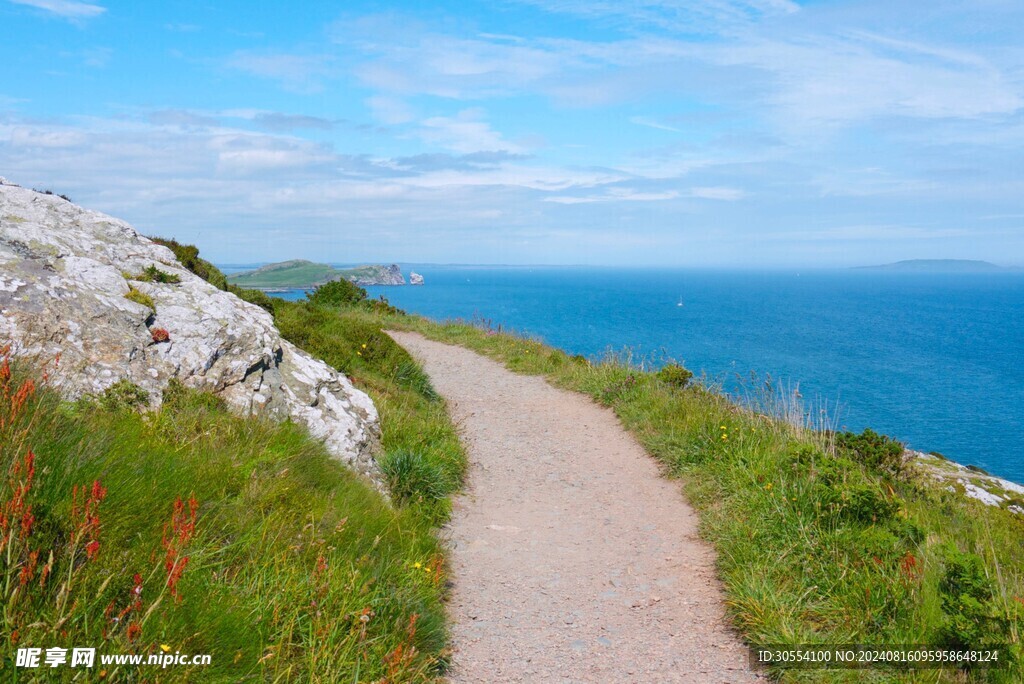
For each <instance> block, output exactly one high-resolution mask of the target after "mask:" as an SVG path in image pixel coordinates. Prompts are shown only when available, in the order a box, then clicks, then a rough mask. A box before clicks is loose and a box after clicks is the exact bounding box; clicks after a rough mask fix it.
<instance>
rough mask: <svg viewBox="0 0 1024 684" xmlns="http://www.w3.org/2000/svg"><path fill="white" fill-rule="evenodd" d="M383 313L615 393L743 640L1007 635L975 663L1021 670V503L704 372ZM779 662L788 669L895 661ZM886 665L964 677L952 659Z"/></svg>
mask: <svg viewBox="0 0 1024 684" xmlns="http://www.w3.org/2000/svg"><path fill="white" fill-rule="evenodd" d="M384 324H385V325H387V326H393V327H396V328H405V329H413V330H417V331H420V332H422V333H424V334H426V335H427V336H429V337H431V338H433V339H437V340H441V341H446V342H451V343H456V344H460V345H463V346H466V347H468V348H470V349H474V350H476V351H479V352H481V353H483V354H486V355H488V356H491V357H493V358H495V359H497V360H499V361H501V362H503V363H504V364H506V365H507V366H508V367H509V368H511V369H512V370H515V371H517V372H522V373H530V374H537V375H543V376H546V377H548V378H549V379H550V380H551V381H552V382H553V383H555V384H556V385H558V386H561V387H564V388H568V389H571V390H575V391H578V392H582V393H584V394H588V395H590V396H591V397H593V398H594V399H595V400H597V401H598V402H601V403H604V404H606V405H608V406H611V407H612V408H613V409H614V410H615V412H616V413H617V414H618V416H619V417H620V419H621V420H622V422H623V424H624V425H625V427H626V428H628V429H629V430H630V431H631V432H633V434H634V435H636V436H637V438H638V439H639V441H640V442H641V443H642V444H643V445H644V446H645V447H646V449H647V450H648V451H649V453H651V454H652V455H653V456H654V457H655V458H657V459H658V460H659V462H660V463H661V464H662V466H663V467H664V470H665V472H666V474H667V475H668V476H670V477H679V478H682V480H683V481H684V483H685V489H686V492H687V493H688V495H689V499H690V501H691V503H693V504H694V505H695V506H696V507H697V509H698V510H699V512H700V514H701V520H702V530H703V534H704V535H705V537H706V538H707V539H708V540H709V541H711V542H712V543H713V544H714V546H715V547H716V549H717V551H718V556H719V570H720V576H721V578H722V580H723V582H724V585H725V588H726V592H727V597H728V608H729V612H730V615H731V617H732V619H733V622H734V624H735V625H736V627H737V628H738V629H739V631H740V632H741V633H742V634H743V635H744V636H745V637H746V638H747V639H748V640H749V641H750V642H751V643H755V644H782V645H785V644H801V643H833V644H837V643H838V644H844V643H870V644H951V645H952V644H957V643H964V644H969V645H979V644H981V643H984V642H986V641H996V642H1011V643H1012V644H1013V645H1012V646H1011V649H1010V650H1011V652H1013V653H1015V654H1016V657H1017V658H1018V661H1017V662H1016V664H1015V665H1013V666H1012V668H1011V669H1010V670H1001V671H994V670H993V671H988V672H975V673H973V674H971V675H970V677H973V678H975V679H977V680H980V681H988V680H992V681H1008V682H1009V681H1021V680H1024V668H1022V665H1021V663H1020V660H1019V657H1020V652H1021V644H1020V629H1021V625H1022V614H1024V611H1022V601H1024V599H1022V597H1024V554H1022V553H1021V548H1022V547H1021V542H1022V539H1024V521H1022V520H1021V518H1020V517H1019V516H1014V515H1013V514H1012V513H1009V512H1007V511H1005V510H1001V509H998V508H992V507H986V506H984V505H982V504H980V503H978V502H976V501H973V500H970V499H967V498H965V497H963V496H960V495H957V494H954V493H951V492H948V491H945V490H944V489H941V488H939V487H936V486H934V485H933V484H932V483H931V482H930V481H928V480H926V479H925V478H922V477H919V476H915V475H914V474H913V473H901V474H898V475H897V474H894V473H892V472H889V471H887V470H885V469H884V468H880V467H877V466H873V465H871V464H869V463H866V462H864V461H862V460H858V458H857V457H856V455H854V454H851V453H846V452H844V453H839V454H837V453H836V450H835V448H834V444H832V443H830V442H831V440H828V439H826V435H823V434H821V433H815V432H813V431H810V430H806V429H802V428H793V427H791V426H790V425H789V424H788V423H787V422H785V421H782V420H778V419H771V418H768V417H766V416H763V415H754V414H752V413H750V412H748V411H745V410H742V409H740V408H739V407H737V406H736V405H735V404H734V403H732V402H730V401H728V400H726V399H724V398H722V397H721V396H720V395H718V394H716V393H715V392H713V391H707V390H705V389H703V388H701V387H699V386H698V387H688V388H686V389H680V388H678V387H674V386H673V385H672V384H671V383H668V382H665V381H663V380H661V379H659V378H658V377H657V376H656V375H654V374H651V373H643V372H639V371H638V370H636V369H634V368H630V367H628V366H627V365H625V364H624V363H622V362H621V361H618V360H615V359H608V360H605V361H603V362H601V363H597V364H591V363H589V362H587V361H586V360H585V359H582V358H579V357H577V358H573V357H569V356H567V355H566V354H565V353H563V352H561V351H558V350H554V349H551V348H550V347H547V346H544V345H543V344H540V343H537V342H535V341H531V340H526V339H523V338H520V337H516V336H512V335H505V334H495V333H494V331H488V330H483V329H480V328H478V327H474V326H471V325H466V324H461V323H458V322H455V323H448V324H437V323H432V322H430V321H427V320H425V319H421V318H414V317H392V318H391V320H389V321H386V322H385V323H384ZM777 399H780V400H781V398H777ZM769 403H771V398H770V397H769ZM990 590H991V593H989V591H990ZM1006 655H1007V654H1005V653H1004V659H1005V657H1006ZM776 674H778V675H780V676H783V677H784V678H785V679H787V680H792V681H845V680H856V681H860V680H862V679H865V680H874V679H876V678H877V679H885V678H886V677H888V676H889V675H884V674H882V673H879V672H878V671H862V672H857V671H854V672H849V671H846V672H843V671H839V672H837V671H803V672H796V671H790V672H788V673H779V672H777V673H776ZM891 676H893V677H894V678H898V679H901V680H912V681H961V680H962V678H966V677H968V675H967V674H965V673H962V672H959V671H957V670H928V671H919V672H918V673H916V674H904V675H900V676H899V677H897V676H896V675H891Z"/></svg>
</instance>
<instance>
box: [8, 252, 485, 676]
mask: <svg viewBox="0 0 1024 684" xmlns="http://www.w3.org/2000/svg"><path fill="white" fill-rule="evenodd" d="M168 242H169V241H168ZM175 247H177V248H178V250H181V249H187V246H182V245H177V244H175ZM192 256H193V257H194V259H193V261H194V264H195V265H196V270H202V267H203V266H204V265H208V264H206V262H202V260H200V259H198V253H196V254H193V255H192ZM194 272H195V271H194ZM218 274H219V271H216V269H215V268H213V267H210V269H208V275H209V276H210V277H211V279H216V278H217V275H218ZM225 285H226V283H225ZM226 286H227V285H226ZM227 287H228V288H229V289H230V286H227ZM249 292H250V291H243V292H242V294H243V295H245V294H248V293H249ZM267 299H268V303H269V304H270V306H271V307H272V308H274V309H276V317H277V323H278V325H279V327H280V329H281V330H282V333H283V334H284V335H285V336H286V337H287V338H288V339H290V340H292V341H293V342H295V343H296V344H298V345H299V346H301V347H303V348H305V349H307V350H309V351H310V352H311V353H313V354H314V355H315V356H318V357H320V358H323V359H325V360H326V361H327V362H328V363H330V364H331V365H332V366H334V367H335V368H338V369H339V370H341V371H342V372H344V373H346V374H347V375H348V376H350V377H351V378H352V379H353V380H354V382H355V383H356V384H357V385H358V386H360V387H361V388H362V389H364V390H366V391H367V392H369V393H370V395H371V396H372V397H373V399H374V401H375V403H376V405H377V408H378V411H379V413H380V418H381V425H382V429H383V449H382V451H381V453H380V454H379V456H378V457H379V459H380V462H381V465H382V468H383V470H384V472H385V475H386V479H387V481H388V483H389V485H390V488H391V498H392V501H393V503H389V502H388V501H386V500H385V499H384V498H383V497H382V496H381V495H380V494H378V493H377V492H375V491H374V490H373V489H372V487H370V486H369V485H368V484H367V483H366V482H364V481H363V480H361V479H359V478H358V477H357V476H355V475H353V474H352V473H350V472H349V471H348V470H346V469H345V468H344V467H342V466H341V465H340V464H339V463H338V462H337V461H335V460H334V459H332V458H331V457H330V455H329V454H328V453H327V452H326V451H325V449H324V448H323V446H322V445H321V444H320V443H318V442H316V441H315V440H312V439H311V438H310V437H309V436H308V435H307V433H306V432H305V430H304V429H302V428H300V427H299V426H297V425H295V424H292V423H289V422H286V423H273V422H269V421H266V420H262V419H256V418H240V417H237V416H235V415H233V414H231V413H229V412H228V411H227V410H226V408H225V407H224V406H223V404H222V402H221V401H220V400H219V399H217V398H216V397H214V396H213V395H209V394H204V393H198V392H195V391H192V390H188V389H186V388H185V387H184V386H182V385H181V384H180V383H173V382H172V384H171V385H169V386H168V388H167V389H166V390H165V392H164V396H163V406H162V408H161V409H160V410H159V411H157V412H153V413H142V412H140V409H141V408H142V407H143V406H144V405H146V404H147V402H148V401H149V399H150V397H148V396H147V395H146V393H145V392H143V391H141V390H140V389H139V388H137V387H136V386H134V385H131V383H128V382H126V381H125V382H120V383H118V384H116V385H115V386H114V387H112V388H111V389H110V390H109V391H108V392H107V393H105V394H104V395H102V396H99V397H94V398H87V399H85V400H82V401H79V402H78V403H75V404H68V403H66V402H62V401H60V400H59V398H58V397H57V395H56V393H55V392H53V391H52V390H50V389H48V388H47V387H46V386H45V383H42V385H41V386H40V388H39V389H38V390H36V391H28V390H32V388H33V385H32V380H31V379H32V378H36V380H37V381H40V382H41V378H43V377H45V373H46V369H42V368H23V369H21V370H20V371H18V370H15V372H14V374H13V375H11V374H10V373H9V372H8V371H9V370H10V367H9V366H8V365H7V364H6V363H5V364H4V365H3V366H2V368H0V473H6V476H4V477H3V478H2V480H0V481H6V486H2V487H0V523H2V526H3V529H4V530H6V531H9V534H8V535H4V536H2V537H0V538H2V539H3V546H2V547H0V559H2V560H0V563H2V564H0V567H2V568H3V571H2V572H0V582H3V586H4V597H3V598H4V601H3V606H4V607H3V610H4V614H3V619H2V621H0V639H2V640H3V642H4V643H5V644H9V645H13V644H17V645H20V646H37V647H43V648H49V647H72V646H82V645H88V646H94V647H97V648H98V650H99V652H100V653H142V654H152V653H159V652H161V649H162V648H164V647H167V648H170V649H171V652H172V653H173V652H175V651H180V652H182V653H189V654H201V653H206V654H210V655H211V656H212V665H210V666H205V667H198V666H197V667H171V668H169V669H167V670H162V671H160V672H159V673H157V672H156V671H155V670H153V669H152V668H148V669H147V668H146V667H142V668H134V669H133V668H127V667H124V666H122V667H121V668H119V669H118V668H110V670H109V671H108V672H106V675H105V678H104V680H105V681H115V682H118V681H121V682H123V681H128V682H134V681H153V680H154V677H156V678H158V679H159V681H190V682H191V681H211V682H219V681H232V682H235V681H267V682H288V681H296V682H324V683H327V682H332V683H333V682H374V681H379V682H383V681H387V682H427V681H435V680H436V679H437V678H438V677H440V676H441V675H442V674H443V672H444V669H445V666H446V659H447V651H446V627H445V615H444V607H443V603H442V601H443V598H444V594H445V590H446V589H445V587H446V579H445V573H446V564H445V557H444V549H443V547H442V545H441V544H440V543H439V542H438V540H437V538H436V535H435V531H436V526H437V525H438V524H439V523H441V522H443V521H444V520H445V519H447V516H448V514H449V511H450V501H449V499H448V497H449V495H450V494H451V493H452V492H453V491H455V490H456V489H457V488H458V487H459V485H460V483H461V481H462V477H463V472H464V469H465V458H464V455H463V452H462V449H461V446H460V445H459V442H458V438H457V436H456V433H455V429H454V427H453V426H452V424H451V422H450V421H449V419H448V416H447V413H446V411H445V406H444V403H443V402H442V401H441V400H440V398H439V397H438V396H437V394H436V393H435V392H434V390H433V388H432V387H431V385H430V382H429V380H428V379H427V377H426V376H425V375H424V373H423V371H422V370H421V369H420V368H419V366H418V365H417V364H416V363H415V362H414V361H413V360H412V358H411V357H409V355H408V354H407V353H405V351H404V350H402V349H401V348H400V347H398V345H396V344H395V343H394V342H393V341H392V340H391V339H390V338H389V337H387V336H386V335H384V334H383V333H382V332H381V330H380V322H381V319H380V317H379V316H377V315H375V314H374V313H373V312H374V311H379V310H381V305H380V304H379V303H377V302H366V301H362V302H357V303H355V304H352V305H349V306H347V307H344V308H342V307H337V306H326V305H314V304H312V303H290V302H284V301H282V300H273V301H272V302H271V301H270V300H269V298H267ZM23 387H24V388H26V390H25V391H23V394H24V397H21V395H19V394H18V390H19V389H21V388H23ZM23 399H24V400H23ZM29 451H31V452H32V453H33V454H34V462H31V463H30V462H29V461H26V454H27V453H28V452H29ZM29 470H32V471H33V475H32V477H31V478H29V477H28V476H27V473H28V472H29ZM94 483H96V484H94ZM92 494H95V495H96V496H95V497H93V498H92V499H90V496H91V495H92ZM86 501H89V503H88V504H86V503H85V502H86ZM191 502H194V505H195V507H196V508H195V519H194V521H193V520H192V519H191V517H190V516H191V513H190V510H191V509H190V507H191V505H192V503H191ZM85 505H88V506H89V510H90V513H88V514H84V513H83V506H85ZM25 506H29V507H30V508H29V509H27V512H28V513H29V514H30V515H31V516H34V521H32V522H31V523H30V524H28V525H27V527H26V528H24V529H23V528H22V527H21V521H22V519H23V518H24V516H25V514H26V508H25ZM176 510H177V511H178V512H177V513H175V511H176ZM193 524H194V530H193V529H192V527H191V526H192V525H193ZM168 539H174V540H176V541H173V542H169V541H168ZM51 549H52V550H53V554H54V555H53V556H52V557H51V556H49V555H48V554H49V552H50V550H51ZM185 559H187V560H185ZM168 563H169V565H168ZM179 571H180V579H178V578H176V577H175V575H177V574H178V573H179ZM136 574H138V577H136ZM44 575H45V579H44ZM140 586H141V592H140V593H139V594H136V591H137V588H138V587H140ZM137 596H138V597H139V598H138V600H136V597H137ZM14 651H15V649H14V648H8V649H6V650H5V653H4V660H3V664H2V669H3V679H4V681H29V680H30V677H31V673H30V671H28V670H15V668H14V666H13V658H14ZM80 671H81V670H77V672H80ZM75 672H76V670H72V669H71V668H62V669H60V670H59V671H56V672H54V673H51V672H47V676H48V677H49V678H48V679H47V681H51V680H60V679H61V678H63V679H65V680H70V679H71V677H72V676H73V675H74V674H75ZM92 674H93V675H98V674H99V667H97V668H96V669H94V670H93V671H92ZM51 675H52V676H51ZM19 676H20V677H21V680H19V679H18V677H19Z"/></svg>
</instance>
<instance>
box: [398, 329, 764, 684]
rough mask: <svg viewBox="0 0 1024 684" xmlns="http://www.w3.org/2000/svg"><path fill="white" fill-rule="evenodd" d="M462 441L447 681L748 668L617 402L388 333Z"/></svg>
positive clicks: (684, 676) (683, 678) (631, 676)
mask: <svg viewBox="0 0 1024 684" xmlns="http://www.w3.org/2000/svg"><path fill="white" fill-rule="evenodd" d="M392 337H394V338H395V339H396V340H397V341H398V342H399V343H400V344H401V345H402V346H404V347H405V348H406V349H408V350H409V351H410V352H411V353H412V354H413V355H414V356H415V357H416V358H417V359H419V360H420V361H421V362H422V363H423V365H424V367H425V368H426V371H427V373H428V374H429V375H430V378H431V380H432V381H433V383H434V386H435V387H436V388H437V390H438V391H439V392H440V393H441V394H442V395H443V396H444V397H445V398H446V399H447V400H448V402H449V406H450V409H451V412H452V417H453V419H454V420H455V421H456V423H457V424H458V425H459V426H460V428H461V432H462V436H463V443H464V444H465V445H466V448H467V450H468V453H469V460H470V470H469V479H468V483H467V487H466V493H465V495H463V496H462V497H460V498H459V499H458V500H457V501H456V503H455V511H454V515H453V520H452V523H451V525H450V529H449V534H450V539H451V545H452V547H453V550H452V563H453V580H454V583H455V586H454V589H453V594H452V601H451V605H450V611H451V617H452V620H453V625H452V630H453V646H454V654H453V664H454V667H453V671H452V673H451V674H452V676H451V680H452V681H453V682H602V683H605V682H609V683H611V682H701V683H704V682H748V681H755V679H756V677H755V676H754V675H753V674H752V673H751V672H750V671H749V670H748V668H747V654H746V650H745V648H744V647H743V646H742V645H741V643H740V642H739V640H738V639H737V638H736V637H735V636H734V635H732V634H731V633H730V632H729V630H728V629H727V628H726V626H725V625H724V624H723V609H722V594H721V591H720V589H719V587H718V585H717V583H716V581H715V579H714V568H713V556H712V553H711V551H710V549H709V548H708V547H707V545H706V544H704V543H703V542H701V541H700V539H699V538H698V536H697V520H696V516H695V514H694V512H693V510H692V509H691V508H690V507H689V505H687V504H686V502H685V501H684V500H683V498H682V495H681V493H680V491H679V487H678V484H675V483H672V482H669V481H667V480H665V479H662V478H661V477H659V475H658V470H657V467H656V465H655V463H654V461H653V460H652V459H651V458H650V457H649V456H647V455H646V454H645V453H644V451H643V449H642V448H641V447H640V446H639V445H638V444H637V443H636V442H635V441H634V440H633V439H632V437H630V436H629V435H628V434H627V433H626V432H625V430H623V428H622V427H621V426H620V425H619V422H618V420H617V419H616V418H615V416H614V414H612V413H611V411H609V410H607V409H603V408H601V407H599V406H597V405H595V404H594V403H592V402H591V401H589V400H588V399H587V398H585V397H583V396H581V395H578V394H573V393H571V392H567V391H563V390H558V389H555V388H553V387H551V386H550V385H548V384H547V382H545V381H544V380H543V379H541V378H537V377H528V376H521V375H516V374H514V373H512V372H511V371H508V370H506V369H505V368H504V367H503V366H501V365H499V364H498V363H496V362H494V361H491V360H489V359H486V358H484V357H482V356H480V355H478V354H476V353H474V352H471V351H469V350H466V349H464V348H461V347H454V346H449V345H445V344H440V343H438V342H432V341H429V340H427V339H425V338H423V337H421V336H420V335H416V334H412V333H392Z"/></svg>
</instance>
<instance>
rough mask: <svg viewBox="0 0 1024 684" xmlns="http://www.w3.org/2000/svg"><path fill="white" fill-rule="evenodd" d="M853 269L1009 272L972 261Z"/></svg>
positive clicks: (912, 261)
mask: <svg viewBox="0 0 1024 684" xmlns="http://www.w3.org/2000/svg"><path fill="white" fill-rule="evenodd" d="M855 268H857V269H860V270H870V271H913V272H918V273H992V272H994V271H1008V270H1010V269H1007V268H1003V267H1002V266H997V265H995V264H993V263H990V262H988V261H975V260H972V259H908V260H906V261H897V262H896V263H893V264H882V265H880V266H856V267H855Z"/></svg>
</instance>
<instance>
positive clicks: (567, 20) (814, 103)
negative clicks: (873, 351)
mask: <svg viewBox="0 0 1024 684" xmlns="http://www.w3.org/2000/svg"><path fill="white" fill-rule="evenodd" d="M0 26H2V27H3V35H4V40H3V41H0V62H2V64H3V65H4V68H3V70H2V72H0V74H2V75H0V175H3V176H6V177H7V178H8V179H9V180H11V181H14V182H18V183H21V184H23V185H28V186H35V187H40V188H43V187H45V188H52V189H54V190H55V191H57V192H63V193H66V194H68V195H70V196H71V197H72V198H73V199H74V200H75V201H77V202H79V203H81V204H83V205H85V206H88V207H91V208H95V209H99V210H102V211H106V212H108V213H111V214H114V215H116V216H120V217H122V218H125V219H127V220H129V221H131V222H132V223H133V224H135V225H136V226H137V227H138V228H139V229H140V230H142V231H143V232H145V233H149V234H159V235H173V236H175V237H177V238H179V239H181V240H186V241H190V242H194V243H196V244H198V245H199V247H200V248H201V250H202V251H203V253H204V255H206V256H208V257H210V258H212V259H214V260H216V261H218V262H253V261H276V260H282V259H286V258H298V257H302V258H309V259H315V260H320V261H333V262H358V261H407V262H440V263H535V264H541V263H555V264H607V265H652V266H653V265H658V266H665V265H672V266H675V265H679V266H749V267H772V266H814V265H818V266H845V265H855V264H864V263H879V262H887V261H894V260H897V259H907V258H948V257H951V258H976V259H987V260H990V261H994V262H997V263H1001V264H1006V265H1022V264H1024V164H1022V160H1024V154H1022V153H1024V40H1022V35H1021V34H1022V29H1021V28H1020V27H1022V26H1024V4H1022V3H1020V2H1019V1H1018V0H969V1H967V0H965V1H956V2H953V1H950V0H931V1H929V2H911V1H904V2H901V1H900V0H896V1H895V2H894V1H893V0H885V1H879V0H862V1H858V2H853V1H847V0H815V1H809V2H794V1H791V0H707V1H706V2H695V1H685V0H614V1H613V0H590V1H583V0H491V1H490V2H479V3H478V2H471V1H468V2H467V1H461V2H450V3H448V2H438V3H423V2H417V3H407V4H406V3H389V4H383V3H369V2H367V3H362V2H347V3H252V2H241V1H236V0H218V2H209V1H203V2H198V1H190V0H179V1H176V2H173V3H154V2H138V1H137V0H136V1H134V2H127V1H120V0H89V1H88V2H86V1H80V0H0Z"/></svg>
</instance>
